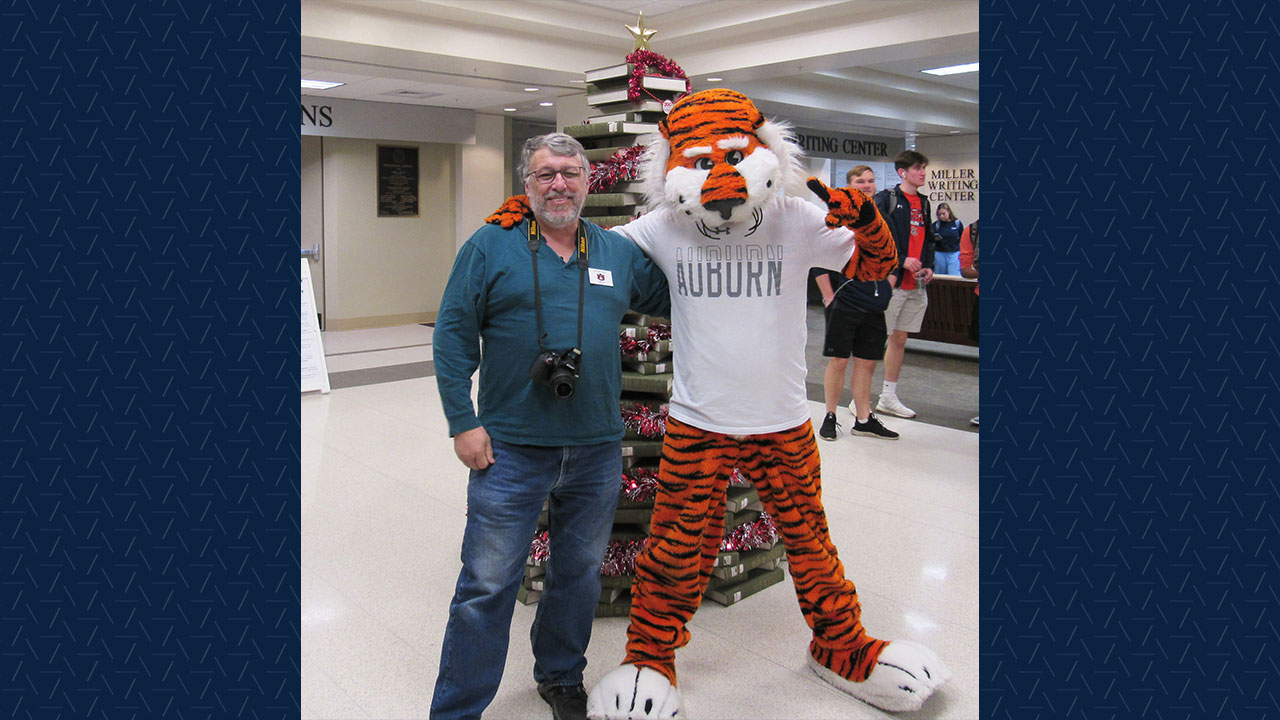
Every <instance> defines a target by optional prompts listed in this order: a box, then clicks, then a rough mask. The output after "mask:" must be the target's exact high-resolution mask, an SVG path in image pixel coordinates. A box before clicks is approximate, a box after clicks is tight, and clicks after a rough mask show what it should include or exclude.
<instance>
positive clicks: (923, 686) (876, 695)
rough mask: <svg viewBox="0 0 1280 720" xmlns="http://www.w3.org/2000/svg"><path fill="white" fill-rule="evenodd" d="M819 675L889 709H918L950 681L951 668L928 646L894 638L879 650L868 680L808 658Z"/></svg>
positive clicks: (833, 684) (830, 682) (865, 699)
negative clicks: (842, 673) (854, 678)
mask: <svg viewBox="0 0 1280 720" xmlns="http://www.w3.org/2000/svg"><path fill="white" fill-rule="evenodd" d="M809 667H810V668H812V669H813V671H814V672H815V673H817V674H818V677H820V678H822V679H823V680H825V681H827V682H828V683H829V684H831V685H832V686H834V687H835V688H837V689H839V690H841V691H843V692H846V693H848V694H850V695H852V696H854V697H856V698H858V699H859V700H861V701H863V702H865V703H867V704H868V705H874V706H876V707H878V708H880V709H881V710H888V711H890V712H911V711H913V710H919V709H920V706H921V705H924V701H925V700H927V699H928V698H929V696H930V695H932V694H933V691H934V690H937V689H938V688H939V687H941V686H942V684H943V683H945V682H946V681H947V680H949V679H951V670H950V669H949V668H947V666H946V665H945V664H943V662H942V660H941V659H939V658H938V656H937V655H936V654H934V652H933V651H932V650H930V649H929V648H927V647H925V646H923V645H919V644H917V643H913V642H911V641H909V640H894V641H892V642H890V643H889V645H888V647H886V648H885V649H884V651H883V652H881V653H880V658H879V659H878V660H877V661H876V667H875V669H874V670H872V671H871V676H870V677H868V678H867V679H866V681H865V682H852V681H849V680H846V679H845V678H843V677H841V676H839V675H837V674H835V673H833V672H831V671H830V670H828V669H827V668H825V667H823V666H822V665H820V664H819V663H818V661H817V660H814V659H813V657H812V656H810V657H809Z"/></svg>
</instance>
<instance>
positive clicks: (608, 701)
mask: <svg viewBox="0 0 1280 720" xmlns="http://www.w3.org/2000/svg"><path fill="white" fill-rule="evenodd" d="M587 717H589V718H591V720H640V719H641V718H644V719H645V720H648V719H649V718H678V717H683V716H682V715H681V714H680V693H678V692H676V689H675V688H674V687H672V686H671V683H669V682H667V679H666V678H665V677H663V675H662V673H660V672H658V671H657V670H650V669H649V668H640V667H636V666H635V665H620V666H619V667H617V668H616V669H614V670H613V672H611V673H609V674H608V675H605V676H604V677H603V678H602V679H601V680H600V682H598V683H596V686H595V687H594V688H591V694H590V695H588V696H587Z"/></svg>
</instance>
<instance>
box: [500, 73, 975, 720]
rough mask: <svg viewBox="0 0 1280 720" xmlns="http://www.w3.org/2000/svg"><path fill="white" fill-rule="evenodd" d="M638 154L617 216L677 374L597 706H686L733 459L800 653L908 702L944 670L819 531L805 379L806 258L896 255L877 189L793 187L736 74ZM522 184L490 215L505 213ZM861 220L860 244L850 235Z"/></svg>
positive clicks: (786, 145) (595, 711) (860, 693)
mask: <svg viewBox="0 0 1280 720" xmlns="http://www.w3.org/2000/svg"><path fill="white" fill-rule="evenodd" d="M660 133H661V137H660V138H659V137H656V136H653V137H650V138H648V142H647V143H646V145H647V146H648V147H647V150H646V153H645V156H644V158H643V159H642V161H641V170H642V173H643V177H644V183H645V188H644V189H645V200H646V204H647V205H648V207H649V210H650V212H648V213H647V214H645V215H644V216H642V217H640V218H639V219H637V220H634V221H632V222H630V223H627V224H626V225H623V226H620V227H615V228H613V230H614V231H616V232H619V233H621V234H623V235H626V236H627V237H629V238H631V239H632V240H633V241H634V242H636V243H637V244H638V245H639V246H640V247H641V248H642V249H643V250H644V251H645V253H647V254H648V255H649V256H650V257H651V258H652V259H653V261H654V263H655V264H656V265H657V266H658V267H660V268H661V269H662V271H663V272H664V273H665V274H666V276H667V279H668V281H669V283H670V285H671V294H672V317H671V321H672V337H673V338H674V339H675V342H674V343H672V345H673V348H674V351H675V357H674V359H673V363H674V367H675V381H674V388H673V393H672V398H671V405H670V419H669V421H668V423H667V433H666V438H665V441H664V443H663V449H662V461H661V466H660V469H659V486H660V487H659V491H658V495H657V498H656V500H655V501H654V512H653V519H652V521H651V533H650V538H649V541H648V543H647V545H646V547H645V549H644V550H643V551H642V552H641V554H640V555H639V556H638V557H637V559H636V574H635V581H634V583H633V584H632V586H631V590H632V601H631V620H630V625H629V627H628V629H627V650H626V657H625V659H624V661H623V664H622V665H621V666H620V667H618V668H617V669H615V670H613V671H612V672H610V673H608V674H607V675H606V676H605V677H604V678H603V679H602V680H601V681H600V682H599V683H598V684H597V685H596V686H595V688H594V689H592V691H591V693H590V696H589V698H588V701H587V708H588V713H589V715H590V716H591V717H592V718H596V719H597V720H599V719H601V718H607V719H609V720H615V719H621V718H674V717H678V716H679V715H680V697H679V693H678V692H677V691H676V668H675V651H676V649H677V648H680V647H683V646H684V645H685V644H687V643H688V642H689V639H690V635H689V631H688V629H687V627H686V625H687V623H688V622H689V619H690V618H691V617H692V616H693V614H694V611H696V610H697V609H698V605H699V603H700V601H701V599H702V595H703V592H704V591H705V590H706V587H707V582H708V580H709V578H710V577H711V570H712V567H713V564H714V562H715V559H716V556H717V554H718V552H719V547H720V542H721V540H722V536H723V534H724V528H723V525H724V518H725V492H726V489H727V487H728V481H729V476H730V474H731V473H732V471H733V469H734V468H735V467H736V468H739V469H740V470H741V471H742V474H743V475H745V476H746V477H748V478H750V479H751V480H752V481H753V482H754V483H755V486H756V490H757V491H758V493H759V495H760V501H761V503H762V504H763V505H764V508H765V510H766V511H767V512H768V513H769V514H770V515H771V516H772V517H773V518H774V521H775V523H776V524H777V526H778V529H779V532H780V534H781V536H782V540H783V543H784V544H785V547H786V555H787V563H788V565H789V567H790V570H791V577H792V580H793V582H794V584H795V591H796V596H797V598H798V599H799V601H800V610H801V612H802V613H803V615H804V619H805V622H806V623H808V625H809V627H810V628H812V630H813V639H812V640H811V641H810V643H809V665H810V667H811V668H812V669H813V671H814V672H815V673H817V675H818V676H819V677H821V678H822V679H823V680H825V681H827V682H828V683H830V684H832V685H834V686H835V687H837V688H839V689H840V690H843V691H844V692H846V693H848V694H850V695H853V696H854V697H856V698H858V699H859V700H862V701H864V702H867V703H869V704H871V705H874V706H876V707H879V708H882V709H884V710H891V711H909V710H916V709H918V708H920V707H921V705H922V704H923V703H924V701H925V699H926V698H928V697H929V695H930V694H931V693H932V692H933V691H934V690H935V689H937V688H938V687H939V686H940V685H942V683H943V682H945V681H946V680H947V678H949V677H950V671H949V670H948V669H947V667H946V666H945V665H944V664H943V663H942V661H941V660H939V659H938V657H937V656H936V655H935V654H934V653H933V652H932V651H930V650H929V649H927V648H925V647H923V646H921V645H918V644H915V643H912V642H909V641H902V640H894V641H892V642H890V641H886V640H878V639H876V638H873V637H871V636H870V635H868V634H867V632H866V631H865V630H864V629H863V627H862V622H861V606H860V605H859V603H858V594H857V591H856V590H855V588H854V585H853V583H852V582H851V581H850V580H848V579H846V578H845V574H844V566H843V565H842V564H841V563H840V559H839V558H838V557H837V555H836V548H835V545H833V544H832V542H831V539H830V537H829V536H828V532H827V520H826V514H825V512H824V510H823V507H822V499H821V480H820V470H819V461H818V449H817V443H816V441H815V440H814V436H813V428H812V426H811V424H810V421H809V417H810V409H809V403H808V399H807V396H806V393H805V377H806V367H805V356H804V348H805V332H806V331H805V312H806V311H805V303H806V300H807V298H806V285H807V281H808V273H809V268H811V267H829V268H843V269H844V274H845V275H846V276H847V277H852V278H857V279H859V280H873V279H881V278H884V277H886V276H887V275H888V274H889V271H890V270H891V269H892V268H893V267H894V265H895V263H896V262H897V252H896V249H895V246H894V242H893V237H892V236H891V235H890V233H889V229H888V227H887V226H886V225H885V223H884V221H883V220H882V219H881V217H880V215H879V214H878V213H877V212H876V209H875V205H874V204H873V203H872V202H871V201H870V200H869V199H866V198H865V197H864V196H863V195H862V193H860V192H858V191H857V190H852V189H850V188H838V189H832V188H828V187H826V186H825V185H823V184H822V183H821V182H820V181H819V180H818V179H816V178H809V180H808V187H809V188H810V189H812V190H813V192H814V193H815V194H817V195H818V196H819V197H820V198H821V199H822V200H823V201H824V202H825V203H826V204H827V207H828V212H827V213H826V214H825V216H824V214H823V212H822V211H821V210H820V209H819V208H818V207H817V206H815V205H813V204H811V203H809V202H806V201H804V200H801V199H799V198H796V197H789V196H786V195H784V194H783V193H782V189H783V188H784V187H788V188H792V189H798V188H799V187H801V186H800V185H799V178H801V177H803V169H802V166H801V164H800V161H801V158H802V151H801V149H800V147H799V146H798V145H797V144H796V142H795V139H794V135H793V134H792V133H791V131H790V128H789V127H788V126H785V125H782V124H779V123H776V122H772V121H767V120H765V118H764V116H763V115H761V114H760V112H759V110H757V109H756V107H755V104H754V103H752V102H751V100H749V99H748V98H747V97H746V96H744V95H742V94H741V93H738V92H736V91H733V90H728V89H714V90H705V91H702V92H697V93H692V94H690V95H686V96H684V97H683V98H681V99H680V100H678V101H677V102H676V103H675V105H674V106H673V107H672V109H671V112H670V113H669V114H668V115H667V117H666V118H665V119H664V120H663V121H662V122H661V123H660ZM527 207H528V206H527V203H526V202H525V199H524V198H523V196H517V197H513V198H510V199H508V200H507V201H506V202H505V203H504V204H503V206H502V207H501V208H499V210H498V211H497V212H495V213H494V214H493V215H491V216H490V217H489V218H488V221H489V222H493V223H498V224H502V225H505V226H507V227H510V226H512V225H514V224H515V223H517V222H519V221H520V219H521V218H522V216H523V215H524V213H525V212H526V211H527ZM855 238H856V240H857V249H856V252H855Z"/></svg>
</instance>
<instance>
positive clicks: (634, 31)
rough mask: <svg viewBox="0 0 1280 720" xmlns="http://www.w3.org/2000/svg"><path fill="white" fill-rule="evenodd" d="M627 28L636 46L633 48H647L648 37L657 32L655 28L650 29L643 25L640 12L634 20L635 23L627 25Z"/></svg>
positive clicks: (642, 15)
mask: <svg viewBox="0 0 1280 720" xmlns="http://www.w3.org/2000/svg"><path fill="white" fill-rule="evenodd" d="M627 30H628V31H629V32H630V33H631V37H633V38H635V41H636V46H635V47H634V48H632V49H633V50H648V49H649V38H651V37H653V36H654V35H657V34H658V31H657V30H650V29H649V28H646V27H645V26H644V13H643V12H642V13H640V18H639V19H638V20H636V24H635V25H628V26H627Z"/></svg>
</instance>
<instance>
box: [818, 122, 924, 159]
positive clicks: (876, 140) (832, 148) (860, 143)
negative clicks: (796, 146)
mask: <svg viewBox="0 0 1280 720" xmlns="http://www.w3.org/2000/svg"><path fill="white" fill-rule="evenodd" d="M795 133H796V141H797V142H798V143H800V147H802V148H804V151H805V153H806V154H807V155H810V156H813V157H825V158H835V159H837V160H866V159H874V158H889V159H892V158H893V156H895V155H897V154H898V153H900V152H902V148H903V142H904V141H903V140H902V139H901V138H899V139H897V140H894V139H893V138H882V137H868V136H865V135H848V134H846V133H839V132H832V131H830V130H810V129H808V128H796V129H795Z"/></svg>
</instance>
